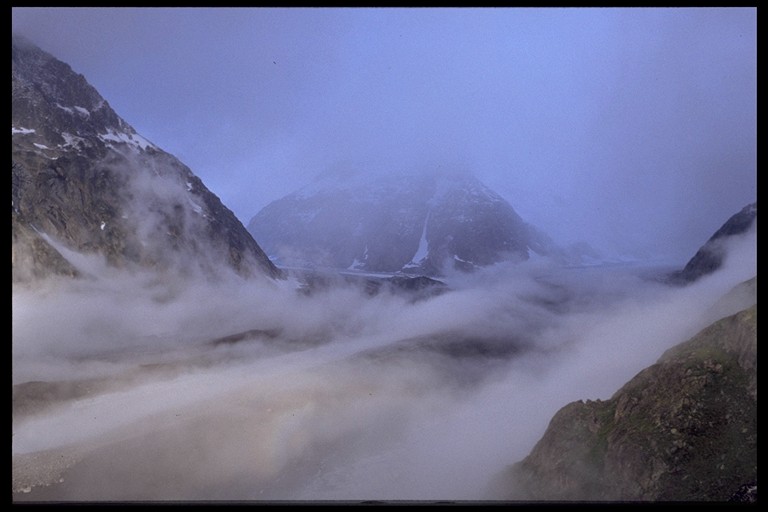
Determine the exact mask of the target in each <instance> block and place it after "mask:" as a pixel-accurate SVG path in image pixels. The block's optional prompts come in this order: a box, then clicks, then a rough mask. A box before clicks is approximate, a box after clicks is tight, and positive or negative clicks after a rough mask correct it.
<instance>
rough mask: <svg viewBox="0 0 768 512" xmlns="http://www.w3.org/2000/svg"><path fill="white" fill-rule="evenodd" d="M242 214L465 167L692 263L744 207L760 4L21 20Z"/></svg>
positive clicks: (81, 12) (540, 209)
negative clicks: (350, 171) (327, 176)
mask: <svg viewBox="0 0 768 512" xmlns="http://www.w3.org/2000/svg"><path fill="white" fill-rule="evenodd" d="M12 15H13V30H14V31H15V32H18V33H21V34H23V35H26V36H27V37H28V38H30V39H31V40H32V41H33V42H35V43H36V44H38V45H39V46H40V47H41V48H43V49H44V50H46V51H48V52H50V53H52V54H53V55H54V56H56V57H57V58H59V59H61V60H63V61H65V62H67V63H68V64H70V65H71V66H72V68H73V69H74V70H75V71H76V72H78V73H82V74H83V75H84V76H85V77H86V79H87V80H88V81H89V82H90V83H91V84H92V85H93V86H94V87H96V89H97V90H98V91H99V92H100V93H101V95H102V96H104V98H105V99H106V100H107V101H108V102H109V103H110V105H111V106H112V107H113V108H114V109H115V111H116V112H117V113H118V115H120V116H121V117H122V118H123V119H125V120H126V121H127V122H128V123H129V124H131V125H132V126H133V127H134V128H136V130H137V131H138V132H139V133H141V134H142V135H144V136H145V137H146V138H148V139H149V140H151V141H152V142H154V143H155V144H157V145H158V146H160V147H161V148H163V149H165V150H166V151H168V152H170V153H173V154H174V155H176V156H177V157H178V158H180V159H181V160H182V161H183V162H184V163H185V164H187V165H188V166H189V167H190V168H191V169H192V170H193V172H195V173H196V174H197V175H198V176H200V177H201V178H202V179H203V181H204V182H205V183H206V185H207V186H208V188H210V189H211V190H212V191H213V192H214V193H216V194H217V195H218V196H219V197H220V198H221V199H222V201H223V202H224V203H225V204H226V205H227V206H228V207H229V208H230V209H232V210H233V211H234V212H235V214H236V215H237V216H238V217H239V218H240V220H241V221H242V222H243V223H244V224H247V223H248V221H249V220H250V218H251V217H252V216H253V215H255V214H256V213H257V212H258V211H259V210H260V209H261V208H262V207H264V206H266V204H268V203H269V202H271V201H273V200H276V199H278V198H280V197H282V196H283V195H285V194H288V193H290V192H292V191H293V190H295V189H296V188H298V187H300V186H303V185H305V184H307V183H309V182H310V181H311V180H312V178H313V177H314V176H315V175H317V174H319V173H320V172H322V171H324V170H325V169H327V168H329V167H338V166H351V167H355V168H358V169H360V170H361V171H362V172H386V171H387V170H390V169H398V170H413V171H414V172H418V171H420V170H422V169H431V168H433V167H435V166H444V167H448V168H450V167H459V168H462V169H467V170H470V171H472V172H474V173H475V174H476V175H477V176H478V177H479V178H480V179H481V180H483V181H484V182H485V183H486V184H487V185H488V186H490V187H491V188H493V189H494V190H496V191H497V192H499V193H500V194H501V195H503V196H504V197H505V198H506V199H507V200H508V201H509V202H510V203H511V204H512V206H513V207H514V208H515V209H516V210H517V212H518V213H519V214H520V215H521V216H522V217H523V218H524V219H525V220H526V221H528V222H531V223H533V224H535V225H537V226H538V227H540V228H541V229H543V230H544V231H546V232H548V233H549V234H550V235H551V236H552V237H553V238H554V239H555V240H556V241H559V242H562V243H568V242H572V241H577V240H585V241H588V242H590V243H591V244H593V245H594V246H596V247H598V248H599V249H602V250H604V251H606V252H609V253H613V254H623V255H634V256H638V257H662V258H673V259H677V260H685V259H687V258H689V257H690V256H692V255H693V253H695V251H696V249H697V248H698V247H699V246H700V245H701V244H702V243H703V242H704V241H706V239H707V238H708V237H709V236H710V235H711V234H712V233H713V232H714V231H715V230H716V229H717V228H718V227H719V226H720V225H721V224H722V223H723V222H724V221H725V220H726V219H727V218H728V217H729V216H730V215H732V214H733V213H735V212H736V211H738V210H739V209H741V207H743V206H744V205H746V204H747V203H749V202H752V201H754V200H756V194H757V189H756V122H757V107H756V96H757V92H756V91H757V89H756V75H757V61H756V29H757V21H756V16H757V13H756V9H755V8H568V9H564V8H479V9H471V8H456V9H436V8H405V9H388V8H387V9H385V8H351V9H349V8H348V9H341V8H280V9H274V8H273V9H267V8H248V9H237V8H207V9H197V8H145V9H134V8H67V9H60V8H34V9H33V8H14V9H13V10H12Z"/></svg>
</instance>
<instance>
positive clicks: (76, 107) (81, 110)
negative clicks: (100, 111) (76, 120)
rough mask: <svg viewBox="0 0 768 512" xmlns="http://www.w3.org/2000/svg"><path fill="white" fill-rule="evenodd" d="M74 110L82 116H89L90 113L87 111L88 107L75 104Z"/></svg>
mask: <svg viewBox="0 0 768 512" xmlns="http://www.w3.org/2000/svg"><path fill="white" fill-rule="evenodd" d="M75 110H77V113H78V114H80V115H82V116H84V117H91V113H90V112H89V111H88V109H85V108H83V107H78V106H75Z"/></svg>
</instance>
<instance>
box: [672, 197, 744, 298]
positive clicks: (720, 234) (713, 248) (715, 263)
mask: <svg viewBox="0 0 768 512" xmlns="http://www.w3.org/2000/svg"><path fill="white" fill-rule="evenodd" d="M755 219H757V203H752V204H748V205H747V206H745V207H744V208H742V209H741V211H739V212H738V213H736V214H734V215H733V216H732V217H731V218H730V219H728V220H727V221H726V222H725V224H723V225H722V226H721V227H720V229H718V230H717V231H715V234H713V235H712V236H711V237H710V238H709V240H707V242H706V243H705V244H704V245H703V246H701V248H700V249H699V250H698V251H697V252H696V254H695V255H694V256H693V258H691V259H690V260H689V261H688V263H686V265H685V267H684V268H683V269H682V270H680V271H678V272H675V273H674V274H672V275H671V276H670V277H669V281H670V282H672V283H674V284H682V285H685V284H689V283H692V282H694V281H696V280H697V279H699V278H700V277H702V276H705V275H707V274H711V273H712V272H714V271H715V270H717V269H719V268H720V266H721V265H722V264H723V261H724V259H725V255H726V247H725V241H726V240H727V239H728V238H729V237H731V236H734V235H740V234H742V233H745V232H747V231H748V230H749V229H750V228H751V227H752V225H753V224H754V222H755Z"/></svg>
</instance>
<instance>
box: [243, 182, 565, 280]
mask: <svg viewBox="0 0 768 512" xmlns="http://www.w3.org/2000/svg"><path fill="white" fill-rule="evenodd" d="M248 230H249V231H250V232H251V234H253V235H254V237H255V238H256V239H258V240H259V241H260V243H262V245H263V246H264V248H265V250H266V251H267V253H268V254H269V255H270V256H271V257H272V258H274V259H275V261H278V262H280V263H281V264H283V265H286V266H298V267H326V268H335V269H355V270H361V271H370V272H398V271H403V272H406V273H412V274H427V275H433V276H438V275H440V274H441V273H442V271H443V269H445V268H446V267H447V268H456V269H460V270H472V269H474V268H476V267H481V266H485V265H490V264H493V263H496V262H499V261H503V260H508V259H512V260H526V259H528V257H529V249H541V248H542V247H544V246H546V245H551V243H550V242H549V241H544V240H543V238H542V236H541V235H540V234H539V233H538V232H536V231H535V230H533V229H532V228H531V227H530V226H528V225H527V224H526V223H525V222H523V220H522V219H521V218H520V216H519V215H518V214H517V213H516V212H515V210H514V209H513V208H512V206H510V204H509V203H508V202H507V201H505V200H504V199H503V198H501V197H500V196H499V195H498V194H496V193H495V192H493V191H492V190H490V189H489V188H487V187H486V186H484V185H483V184H482V183H480V182H479V181H478V180H477V179H476V178H474V177H473V176H471V175H469V174H466V173H451V174H437V173H434V174H420V175H406V174H397V173H394V174H391V175H389V176H386V177H378V178H368V177H364V176H362V175H357V174H354V173H345V174H344V175H340V174H339V173H333V174H325V175H322V176H320V177H319V178H318V179H317V180H316V181H315V182H314V183H312V184H310V185H309V186H307V187H304V188H302V189H300V190H298V191H297V192H294V193H292V194H290V195H288V196H286V197H284V198H282V199H280V200H278V201H275V202H273V203H271V204H269V205H268V206H266V207H265V208H264V209H262V210H261V211H260V212H259V213H258V214H257V215H256V216H254V217H253V218H252V219H251V221H250V222H249V224H248Z"/></svg>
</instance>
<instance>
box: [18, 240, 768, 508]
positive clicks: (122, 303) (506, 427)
mask: <svg viewBox="0 0 768 512" xmlns="http://www.w3.org/2000/svg"><path fill="white" fill-rule="evenodd" d="M755 249H756V227H755V228H753V229H752V230H751V231H750V232H749V233H747V234H746V235H743V236H739V237H734V239H733V240H732V241H731V246H730V248H729V252H728V254H729V256H728V258H727V260H726V262H725V266H724V267H723V268H722V269H721V270H720V271H718V272H717V273H715V274H712V275H710V276H707V277H705V278H703V279H701V280H699V281H697V282H696V283H694V284H692V285H690V286H688V287H684V288H680V287H670V286H667V285H665V284H661V283H660V282H659V281H658V280H657V279H655V277H657V276H659V275H661V273H663V271H664V270H665V269H661V268H658V267H649V266H643V265H639V266H615V267H594V268H572V269H564V268H561V267H558V266H556V265H554V264H552V263H551V262H549V261H547V260H546V259H539V260H535V261H528V262H525V263H523V264H518V265H512V264H499V265H495V266H493V267H488V268H486V269H483V270H481V271H479V272H477V273H475V274H470V275H466V274H456V275H449V276H447V277H446V279H445V282H446V284H447V285H448V287H449V290H448V291H446V292H444V293H440V294H436V295H434V296H431V297H427V298H421V299H419V300H415V301H414V300H412V298H410V297H408V296H407V295H403V294H399V293H395V292H392V291H387V290H383V291H381V292H380V293H378V294H373V295H372V294H370V293H368V292H367V291H366V290H365V287H364V286H362V285H358V284H356V283H354V282H346V281H343V282H339V283H337V284H333V285H330V286H327V287H322V288H318V289H317V290H314V291H312V292H311V293H306V291H305V290H302V288H301V286H300V283H299V282H298V281H297V280H296V279H295V278H289V279H286V280H278V281H262V280H255V281H254V280H245V279H242V278H240V277H238V276H236V275H234V274H233V275H232V276H231V277H230V278H228V279H226V280H223V281H218V282H214V281H211V280H210V279H205V278H203V277H200V278H199V279H191V278H189V277H188V276H187V277H186V278H185V279H183V282H176V283H169V282H168V280H165V281H157V280H152V279H149V278H148V276H147V275H142V274H140V273H133V274H131V273H121V274H111V275H109V276H107V277H103V276H102V277H99V276H98V272H99V268H100V266H99V264H97V263H94V262H92V263H91V268H90V270H91V273H90V276H91V278H90V279H83V280H76V281H72V280H49V281H47V282H44V283H39V284H37V285H34V286H25V287H23V286H15V287H14V290H13V297H12V303H13V327H14V328H13V383H14V385H15V389H14V416H13V455H14V491H15V492H18V493H19V494H15V495H14V496H15V498H16V499H31V500H42V501H47V500H54V501H60V500H63V501H69V500H73V501H89V500H118V501H121V500H127V501H137V500H310V501H312V500H325V499H330V500H368V499H382V500H443V499H448V500H477V499H494V498H495V496H493V494H492V492H491V490H490V487H489V484H490V482H491V481H492V479H493V477H494V476H495V475H497V474H498V472H499V471H501V470H502V469H504V468H505V467H506V466H508V465H509V464H512V463H514V462H516V461H518V460H520V459H522V458H523V457H525V456H526V455H527V454H528V452H529V451H530V450H531V448H532V447H533V445H534V444H535V442H536V441H537V440H538V439H539V438H540V437H541V435H542V434H543V432H544V430H545V429H546V426H547V424H548V422H549V420H550V419H551V417H552V415H553V414H554V413H555V412H556V411H557V410H558V409H559V408H560V407H562V406H564V405H565V404H566V403H568V402H570V401H573V400H582V399H607V398H609V397H610V396H611V395H612V394H613V393H614V392H615V391H616V390H618V388H619V387H620V386H621V385H623V384H624V383H625V382H626V381H628V380H629V379H630V378H631V377H633V376H634V375H635V374H636V373H637V372H638V371H640V370H641V369H643V368H645V367H646V366H648V365H650V364H652V363H654V362H655V361H656V360H657V359H658V358H659V357H660V356H661V354H662V353H663V351H664V350H666V349H667V348H670V347H671V346H673V345H675V344H677V343H679V342H682V341H684V340H686V339H688V338H690V337H691V336H693V335H694V334H695V333H696V332H697V331H698V330H700V329H701V328H703V327H704V326H706V325H707V324H708V323H710V322H711V321H713V320H715V319H717V318H719V317H721V316H725V315H727V314H731V313H733V312H735V309H736V308H738V307H743V306H744V305H743V304H736V305H734V304H732V303H731V304H729V305H727V306H723V305H722V303H721V302H719V301H720V299H721V297H722V296H723V295H724V294H726V293H727V292H728V291H729V290H730V289H731V288H732V287H733V286H735V285H737V284H738V283H740V282H742V281H745V280H747V279H750V278H751V277H753V276H754V275H755V274H756V256H755V255H756V251H755ZM79 264H80V265H81V268H82V267H83V266H86V267H87V266H88V263H87V262H86V261H85V260H84V261H81V262H79ZM168 286H172V287H173V290H174V292H173V293H172V294H168V293H158V291H159V290H158V288H162V287H168ZM723 307H725V308H726V309H723ZM237 334H240V336H233V335H237ZM33 468H37V469H33ZM41 468H44V469H41ZM45 468H47V469H45ZM41 483H44V484H47V485H39V484H41Z"/></svg>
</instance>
